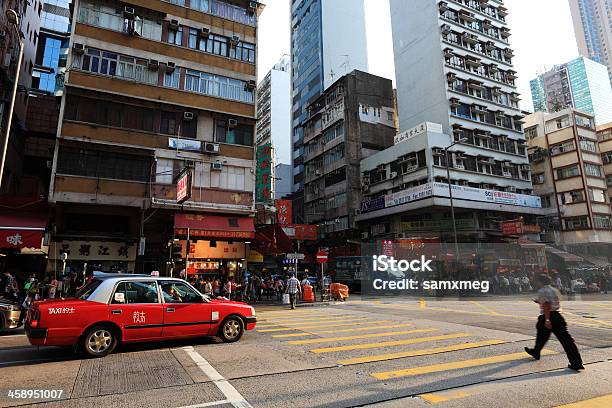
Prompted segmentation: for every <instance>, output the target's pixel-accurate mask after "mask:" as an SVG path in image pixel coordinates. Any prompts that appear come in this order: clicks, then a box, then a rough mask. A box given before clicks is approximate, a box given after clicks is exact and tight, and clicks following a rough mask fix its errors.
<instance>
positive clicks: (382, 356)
mask: <svg viewBox="0 0 612 408" xmlns="http://www.w3.org/2000/svg"><path fill="white" fill-rule="evenodd" d="M504 343H507V342H506V341H505V340H484V341H475V342H473V343H457V344H451V345H450V346H444V347H435V348H428V349H421V350H410V351H402V352H399V353H388V354H377V355H374V356H367V357H357V358H350V359H347V360H341V361H338V364H342V365H351V364H362V363H374V362H377V361H387V360H395V359H398V358H406V357H417V356H427V355H430V354H439V353H446V352H449V351H458V350H467V349H471V348H477V347H483V346H495V345H498V344H504Z"/></svg>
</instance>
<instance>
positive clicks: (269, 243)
mask: <svg viewBox="0 0 612 408" xmlns="http://www.w3.org/2000/svg"><path fill="white" fill-rule="evenodd" d="M251 247H252V248H255V249H256V250H257V251H258V252H260V253H262V254H264V255H276V254H285V253H287V252H292V251H293V243H292V242H291V239H290V238H289V237H288V236H287V234H285V231H283V228H282V227H281V226H280V225H278V224H273V225H261V226H258V227H257V232H256V233H255V242H253V243H252V244H251Z"/></svg>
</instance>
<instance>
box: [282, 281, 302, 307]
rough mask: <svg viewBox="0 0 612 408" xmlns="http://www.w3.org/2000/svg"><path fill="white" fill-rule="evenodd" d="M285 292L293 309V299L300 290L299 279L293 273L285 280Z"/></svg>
mask: <svg viewBox="0 0 612 408" xmlns="http://www.w3.org/2000/svg"><path fill="white" fill-rule="evenodd" d="M285 291H286V292H285V293H288V294H289V303H291V309H295V300H296V297H297V295H298V293H301V292H302V289H301V287H300V281H299V280H297V278H296V277H295V275H291V277H290V278H289V279H288V280H287V288H286V289H285Z"/></svg>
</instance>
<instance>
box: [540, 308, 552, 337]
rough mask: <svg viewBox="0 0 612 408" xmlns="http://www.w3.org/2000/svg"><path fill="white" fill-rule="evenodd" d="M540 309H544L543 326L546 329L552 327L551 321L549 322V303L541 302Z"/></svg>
mask: <svg viewBox="0 0 612 408" xmlns="http://www.w3.org/2000/svg"><path fill="white" fill-rule="evenodd" d="M542 310H543V311H544V326H546V328H547V329H549V330H550V329H552V323H551V322H550V303H548V302H544V303H542Z"/></svg>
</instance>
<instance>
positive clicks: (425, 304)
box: [419, 298, 427, 309]
mask: <svg viewBox="0 0 612 408" xmlns="http://www.w3.org/2000/svg"><path fill="white" fill-rule="evenodd" d="M425 307H427V303H425V299H423V298H420V299H419V309H425Z"/></svg>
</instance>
